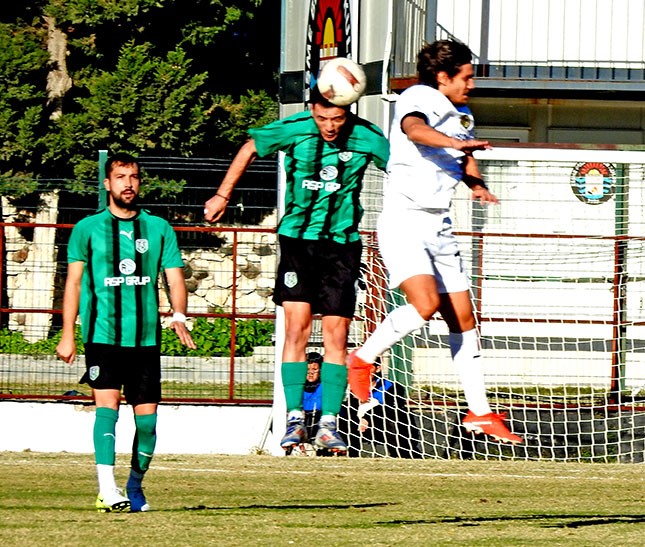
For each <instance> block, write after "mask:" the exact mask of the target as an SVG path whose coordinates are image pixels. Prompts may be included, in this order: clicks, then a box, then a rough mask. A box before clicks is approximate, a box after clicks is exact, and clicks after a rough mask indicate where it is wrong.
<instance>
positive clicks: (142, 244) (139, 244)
mask: <svg viewBox="0 0 645 547" xmlns="http://www.w3.org/2000/svg"><path fill="white" fill-rule="evenodd" d="M134 248H135V249H136V250H137V251H138V252H140V253H141V254H143V253H145V252H146V251H147V250H148V248H149V247H148V240H147V239H137V240H135V242H134Z"/></svg>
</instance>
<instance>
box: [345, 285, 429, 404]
mask: <svg viewBox="0 0 645 547" xmlns="http://www.w3.org/2000/svg"><path fill="white" fill-rule="evenodd" d="M400 286H401V289H402V290H403V292H404V293H405V296H406V298H407V300H408V304H406V305H404V306H399V307H398V308H395V309H394V310H392V311H391V312H390V313H389V314H388V315H387V316H386V317H385V319H384V320H383V321H382V322H381V323H380V324H379V325H378V327H376V329H375V330H374V332H373V333H372V334H371V335H370V336H369V338H368V339H367V340H366V341H365V343H364V344H363V346H362V347H360V348H359V349H358V350H356V351H355V352H354V353H352V354H351V355H350V356H349V358H348V366H349V376H350V380H349V383H350V387H351V389H352V392H353V393H354V395H356V396H357V397H358V399H359V400H360V401H361V402H364V401H366V400H367V399H368V398H369V386H370V377H371V367H372V363H374V361H375V360H376V358H377V357H378V356H379V355H381V354H382V353H383V352H384V351H385V350H387V349H389V348H391V347H392V346H393V345H394V344H396V343H397V342H398V341H399V340H402V339H403V338H404V337H405V336H407V335H408V334H410V333H411V332H414V331H415V330H418V329H420V328H421V327H423V325H425V323H426V322H427V321H428V319H429V318H430V317H432V315H433V314H434V312H435V311H436V310H437V308H438V306H439V296H438V294H437V287H436V283H435V280H434V277H433V276H432V275H427V274H422V275H414V276H412V277H410V278H408V279H406V280H405V281H403V282H402V283H401V285H400Z"/></svg>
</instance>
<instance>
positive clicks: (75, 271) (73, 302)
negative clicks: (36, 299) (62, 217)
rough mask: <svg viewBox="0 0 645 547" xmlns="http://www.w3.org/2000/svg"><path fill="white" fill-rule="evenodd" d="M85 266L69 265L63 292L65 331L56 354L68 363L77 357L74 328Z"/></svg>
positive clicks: (82, 263)
mask: <svg viewBox="0 0 645 547" xmlns="http://www.w3.org/2000/svg"><path fill="white" fill-rule="evenodd" d="M84 266H85V263H84V262H72V263H71V264H69V265H68V266H67V280H66V281H65V292H64V293H63V331H62V336H61V339H60V342H59V343H58V345H57V346H56V354H57V355H58V357H59V358H61V359H62V360H63V361H65V362H66V363H72V362H73V361H74V357H76V342H75V341H74V329H75V325H76V316H77V315H78V307H79V302H80V298H81V279H82V278H83V268H84Z"/></svg>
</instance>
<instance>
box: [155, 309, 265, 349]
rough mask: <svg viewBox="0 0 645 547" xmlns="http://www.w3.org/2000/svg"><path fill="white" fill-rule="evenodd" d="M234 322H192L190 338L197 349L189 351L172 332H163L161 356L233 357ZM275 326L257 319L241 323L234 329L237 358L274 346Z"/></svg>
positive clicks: (199, 320)
mask: <svg viewBox="0 0 645 547" xmlns="http://www.w3.org/2000/svg"><path fill="white" fill-rule="evenodd" d="M231 327H232V321H231V320H230V319H227V318H224V317H215V318H213V319H205V318H203V317H198V318H197V319H195V320H194V321H193V328H192V331H191V336H192V337H193V340H194V342H195V345H196V346H197V348H196V349H194V350H193V349H189V348H187V347H186V346H184V345H182V344H181V342H180V341H179V338H177V335H176V334H175V333H174V331H172V330H171V329H163V330H162V332H161V354H162V355H175V356H176V355H188V356H194V357H214V356H215V357H218V356H230V355H231ZM273 330H274V325H273V322H271V321H260V320H258V319H244V320H238V321H237V322H236V325H235V355H236V356H238V357H248V356H249V355H252V354H253V349H254V348H255V347H257V346H268V345H271V343H272V342H271V338H272V335H273Z"/></svg>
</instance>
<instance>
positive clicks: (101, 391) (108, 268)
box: [56, 154, 195, 512]
mask: <svg viewBox="0 0 645 547" xmlns="http://www.w3.org/2000/svg"><path fill="white" fill-rule="evenodd" d="M105 167H106V169H105V171H106V178H105V180H104V181H103V183H104V185H105V189H106V190H107V192H108V195H109V204H108V207H107V208H105V209H102V210H100V211H98V212H97V213H95V214H93V215H90V216H88V217H86V218H84V219H83V220H81V221H80V222H78V223H77V224H76V226H74V228H73V230H72V233H71V236H70V239H69V244H68V250H67V255H68V257H67V260H68V268H67V279H66V282H65V293H64V296H63V331H62V337H61V340H60V343H59V344H58V346H57V347H56V353H57V354H58V356H59V357H60V358H61V359H62V360H63V361H65V362H66V363H72V362H73V361H74V358H75V356H76V343H75V341H74V326H75V323H76V318H77V316H78V315H79V311H80V317H81V330H82V335H83V342H84V345H85V364H86V369H87V370H86V373H85V374H84V375H83V378H81V383H87V384H89V385H90V387H91V388H92V395H93V397H94V401H95V403H96V414H95V421H94V450H95V456H96V467H97V474H98V482H99V494H98V497H97V499H96V508H97V509H98V510H99V511H105V512H111V511H119V512H120V511H148V510H149V509H150V506H149V505H148V503H147V501H146V498H145V496H144V494H143V489H142V487H141V482H142V480H143V476H144V474H145V472H146V471H147V470H148V467H149V465H150V461H151V459H152V456H153V453H154V449H155V444H156V439H157V437H156V425H157V405H158V403H159V401H160V400H161V359H160V343H161V324H160V321H159V297H158V288H157V278H158V276H159V273H160V271H163V272H164V274H165V276H166V279H167V282H168V286H169V288H170V300H171V304H172V308H173V311H174V315H173V317H172V323H171V324H170V328H172V329H173V330H174V331H175V332H176V333H177V336H178V337H179V340H180V341H181V342H182V343H183V344H184V345H186V346H188V347H190V348H195V343H194V342H193V340H192V338H191V336H190V333H189V332H188V330H187V329H186V325H185V322H186V316H185V313H186V303H187V293H186V284H185V281H184V274H183V266H184V263H183V260H182V258H181V254H180V252H179V247H178V245H177V238H176V236H175V233H174V231H173V229H172V227H171V226H170V224H168V222H166V221H165V220H164V219H162V218H160V217H157V216H154V215H151V214H150V213H149V212H148V211H146V210H144V209H140V208H139V207H138V206H137V197H138V194H139V185H140V174H139V163H138V161H137V160H136V159H135V158H134V157H132V156H130V155H128V154H115V155H114V156H112V157H110V158H109V159H108V160H107V162H106V166H105ZM121 389H123V394H124V396H125V400H126V401H127V403H128V404H130V405H132V407H133V410H134V421H135V429H136V432H135V438H134V443H133V448H132V466H131V470H130V477H129V479H128V483H127V486H126V494H127V496H125V495H123V492H122V491H121V490H120V489H119V488H117V486H116V481H115V477H114V463H115V441H116V437H115V432H116V422H117V420H118V417H119V404H120V401H121Z"/></svg>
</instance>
